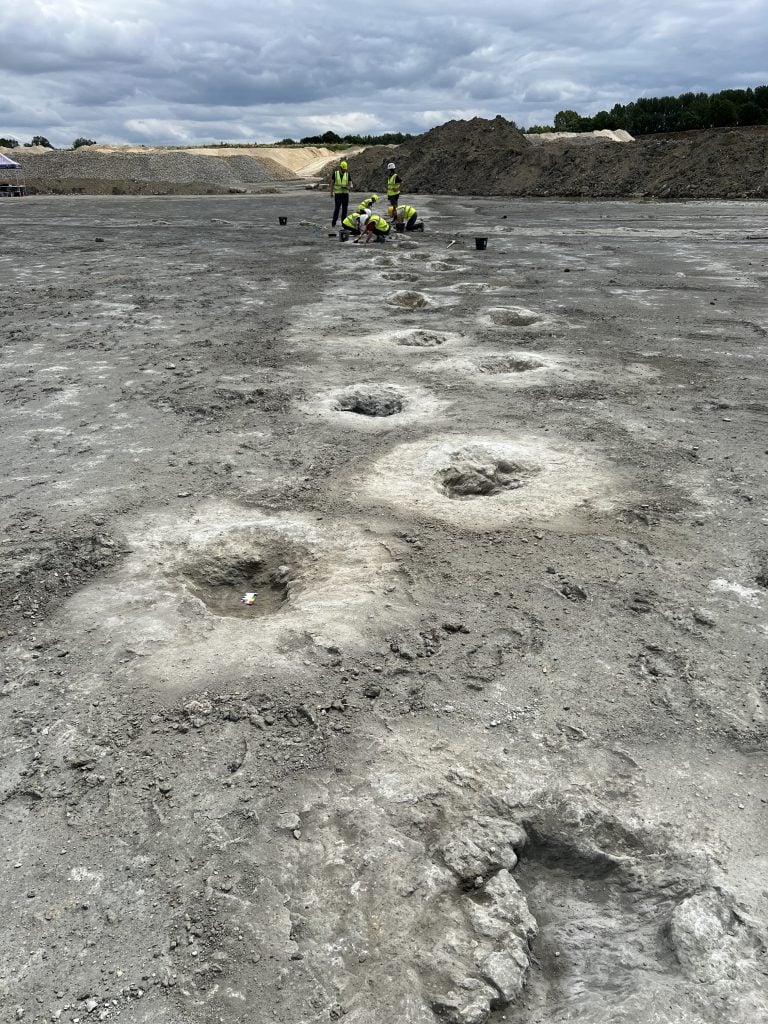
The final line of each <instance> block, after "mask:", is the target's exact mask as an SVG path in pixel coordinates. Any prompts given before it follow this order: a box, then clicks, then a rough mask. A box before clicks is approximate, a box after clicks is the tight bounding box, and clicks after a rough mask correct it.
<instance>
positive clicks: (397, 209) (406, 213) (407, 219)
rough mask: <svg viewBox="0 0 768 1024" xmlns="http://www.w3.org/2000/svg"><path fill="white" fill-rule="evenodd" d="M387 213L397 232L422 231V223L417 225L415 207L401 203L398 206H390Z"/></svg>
mask: <svg viewBox="0 0 768 1024" xmlns="http://www.w3.org/2000/svg"><path fill="white" fill-rule="evenodd" d="M387 212H388V214H389V216H390V218H391V220H392V223H393V224H394V225H395V226H396V228H397V230H398V231H423V230H424V221H419V222H418V223H417V218H418V214H417V213H416V207H415V206H408V205H407V204H406V203H402V204H401V205H400V206H390V207H389V209H388V211H387Z"/></svg>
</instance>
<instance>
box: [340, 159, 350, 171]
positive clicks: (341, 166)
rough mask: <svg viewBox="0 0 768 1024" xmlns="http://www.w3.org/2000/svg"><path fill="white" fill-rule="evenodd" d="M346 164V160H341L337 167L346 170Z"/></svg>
mask: <svg viewBox="0 0 768 1024" xmlns="http://www.w3.org/2000/svg"><path fill="white" fill-rule="evenodd" d="M347 166H348V164H347V161H346V160H342V161H341V163H340V164H339V167H340V168H341V169H342V171H346V169H347Z"/></svg>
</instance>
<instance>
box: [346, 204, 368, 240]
mask: <svg viewBox="0 0 768 1024" xmlns="http://www.w3.org/2000/svg"><path fill="white" fill-rule="evenodd" d="M364 213H365V211H361V210H355V211H354V212H353V213H350V214H349V216H348V217H345V218H344V220H343V221H342V222H341V226H342V227H343V228H344V229H345V230H347V231H349V232H350V234H353V235H359V234H360V233H361V232H362V230H363V229H362V228H361V226H360V220H361V218H362V217H363V216H364Z"/></svg>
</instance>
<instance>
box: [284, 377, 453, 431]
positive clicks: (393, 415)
mask: <svg viewBox="0 0 768 1024" xmlns="http://www.w3.org/2000/svg"><path fill="white" fill-rule="evenodd" d="M444 406H445V403H444V402H442V401H440V400H439V399H436V398H435V397H434V396H433V395H432V394H431V393H430V392H429V391H426V390H425V389H424V388H416V387H402V386H401V385H399V384H392V383H385V382H381V383H379V382H375V383H360V384H349V385H347V386H346V387H342V388H334V390H333V391H327V392H323V393H322V394H320V395H317V396H316V397H315V398H314V399H313V400H311V401H310V402H308V403H306V404H305V405H304V406H303V409H304V411H305V412H306V413H308V414H309V415H314V416H319V417H321V418H322V419H325V420H330V421H333V422H336V423H341V424H344V426H347V427H352V428H354V429H355V430H368V431H381V430H392V429H395V428H397V427H400V426H404V425H406V424H409V423H415V422H418V421H420V420H427V419H431V418H432V417H434V416H435V415H437V413H439V412H440V411H441V410H442V409H443V408H444Z"/></svg>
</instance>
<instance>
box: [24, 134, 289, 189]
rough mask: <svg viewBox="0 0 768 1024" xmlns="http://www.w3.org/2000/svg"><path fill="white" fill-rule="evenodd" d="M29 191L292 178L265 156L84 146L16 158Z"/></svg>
mask: <svg viewBox="0 0 768 1024" xmlns="http://www.w3.org/2000/svg"><path fill="white" fill-rule="evenodd" d="M17 158H18V159H19V160H20V162H21V163H22V164H23V167H24V172H25V175H26V180H27V185H28V186H29V189H30V191H37V192H84V193H87V194H100V193H111V192H113V191H115V192H116V193H122V192H126V193H135V194H142V193H145V192H176V191H180V192H192V193H194V192H202V193H205V192H228V191H252V190H253V189H254V187H256V188H258V187H262V188H263V187H264V186H269V185H271V184H272V183H274V182H277V181H287V180H295V177H296V176H295V174H294V173H293V172H292V171H290V170H288V169H287V168H285V167H282V166H281V165H280V164H279V163H277V161H275V160H273V159H271V158H270V157H258V158H257V157H256V156H254V155H247V154H241V155H240V154H234V155H227V156H217V155H208V154H204V153H195V152H192V151H189V150H182V149H178V150H174V149H166V150H151V151H147V152H136V151H129V150H121V149H115V150H110V151H105V150H103V149H101V148H99V147H95V146H94V147H86V146H83V147H81V148H80V149H76V150H52V151H51V150H48V151H43V152H39V153H38V152H35V153H27V152H26V150H25V151H24V153H23V154H22V155H21V157H17Z"/></svg>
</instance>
